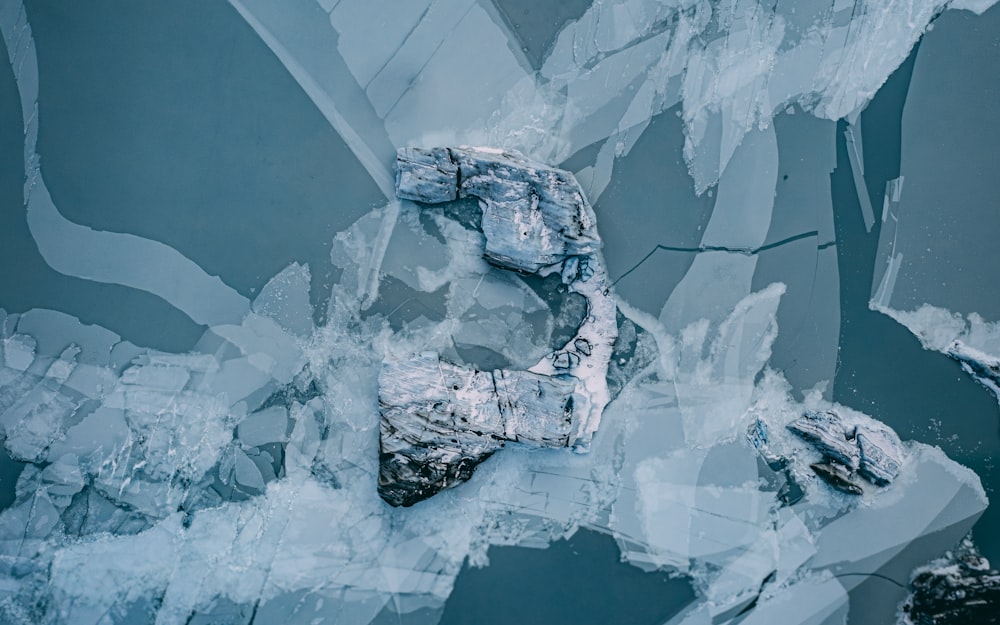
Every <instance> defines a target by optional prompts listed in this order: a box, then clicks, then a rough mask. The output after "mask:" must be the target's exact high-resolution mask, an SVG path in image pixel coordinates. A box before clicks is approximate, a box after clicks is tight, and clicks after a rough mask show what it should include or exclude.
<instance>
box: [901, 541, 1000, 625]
mask: <svg viewBox="0 0 1000 625" xmlns="http://www.w3.org/2000/svg"><path fill="white" fill-rule="evenodd" d="M909 589H910V594H909V596H908V597H907V598H906V601H905V602H904V603H903V606H902V610H901V613H900V623H901V624H903V625H960V624H965V623H977V624H978V623H981V624H982V625H989V624H991V623H992V624H995V623H1000V612H998V611H997V609H996V607H997V606H998V605H1000V572H998V571H996V570H994V569H991V568H990V562H989V560H987V559H986V558H984V557H983V556H982V555H980V554H979V551H978V550H977V549H976V547H975V545H974V544H973V543H972V540H971V539H970V538H965V539H963V540H962V542H961V544H959V545H958V547H957V548H956V549H955V550H954V551H953V552H949V553H947V554H946V555H945V556H944V557H943V558H940V559H938V560H935V561H933V562H931V563H930V564H928V565H926V566H923V567H920V568H918V569H916V570H915V571H914V572H913V576H912V577H911V579H910V583H909Z"/></svg>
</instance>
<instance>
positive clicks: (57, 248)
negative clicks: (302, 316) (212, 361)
mask: <svg viewBox="0 0 1000 625" xmlns="http://www.w3.org/2000/svg"><path fill="white" fill-rule="evenodd" d="M0 30H2V32H3V39H4V43H5V45H6V48H7V55H8V58H9V60H10V64H11V66H12V67H13V68H14V73H15V78H16V80H17V86H18V91H19V93H20V96H21V109H22V114H23V117H24V124H25V126H24V174H25V182H24V203H25V207H26V208H27V219H28V227H29V229H30V231H31V235H32V237H33V238H34V239H35V242H36V243H37V244H38V250H39V252H40V253H41V255H42V257H43V258H44V259H45V262H46V263H48V264H49V266H51V267H52V268H53V269H55V270H56V271H58V272H60V273H64V274H66V275H69V276H75V277H79V278H84V279H86V280H94V281H97V282H109V283H113V284H121V285H124V286H128V287H132V288H136V289H140V290H143V291H148V292H150V293H153V294H154V295H158V296H160V297H162V298H163V299H164V300H166V301H167V302H169V303H170V304H171V305H173V306H175V307H176V308H178V309H180V310H181V311H183V312H184V313H185V314H187V315H188V316H189V317H190V318H191V319H193V320H194V321H195V322H197V323H200V324H204V325H213V324H217V323H238V322H239V321H240V320H241V319H242V318H243V316H244V315H245V314H246V312H247V311H248V309H249V302H248V301H247V299H246V298H244V297H243V296H242V295H240V294H239V293H237V292H236V291H235V290H233V289H232V288H231V287H229V286H227V285H226V284H225V283H223V282H222V280H221V279H219V277H218V276H211V275H208V274H207V273H205V271H204V270H203V269H202V268H201V267H199V266H198V265H197V264H196V263H194V262H193V261H191V260H190V259H188V258H186V257H184V256H183V255H182V254H181V253H180V252H178V251H177V250H175V249H173V248H171V247H169V246H167V245H165V244H163V243H160V242H158V241H153V240H150V239H145V238H142V237H138V236H135V235H132V234H123V233H115V232H104V231H99V230H92V229H91V228H87V227H85V226H81V225H78V224H75V223H72V222H70V221H68V220H67V219H66V218H64V217H63V216H62V215H61V214H60V213H59V210H58V209H57V208H56V206H55V205H54V204H53V202H52V198H51V196H50V195H49V191H48V189H47V188H46V186H45V181H44V179H43V176H42V171H41V158H40V157H39V155H38V153H37V152H36V151H35V145H36V141H37V138H38V123H39V117H38V59H37V57H36V54H35V43H34V38H33V37H32V34H31V26H30V25H29V24H28V22H27V15H26V13H25V10H24V7H23V5H22V4H21V3H20V2H8V3H5V5H4V6H3V7H0ZM136 259H142V262H136Z"/></svg>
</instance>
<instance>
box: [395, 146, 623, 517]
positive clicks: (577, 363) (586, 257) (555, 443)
mask: <svg viewBox="0 0 1000 625" xmlns="http://www.w3.org/2000/svg"><path fill="white" fill-rule="evenodd" d="M396 185H397V194H398V195H399V197H400V198H403V199H409V200H416V201H420V202H425V203H440V202H448V201H452V200H455V199H458V198H463V197H469V196H471V197H475V198H478V199H479V204H480V207H481V208H482V210H483V216H482V229H483V234H484V236H485V257H486V259H487V260H488V261H489V262H491V263H493V264H494V265H497V266H498V267H502V268H504V269H511V270H515V271H519V272H525V273H536V272H542V273H551V272H555V271H558V272H559V273H560V275H561V277H562V281H563V283H564V284H566V285H567V286H568V287H569V288H570V290H572V291H574V292H576V293H579V294H581V295H583V296H584V297H585V298H586V299H587V316H586V317H585V319H584V321H583V323H582V324H581V326H580V327H579V328H578V329H577V332H576V335H575V336H574V337H572V338H571V339H570V340H569V342H567V343H566V345H565V346H564V347H563V348H562V349H559V350H556V351H555V352H553V353H552V354H551V355H550V356H547V357H545V358H543V359H542V361H541V362H539V363H538V364H537V365H535V366H534V367H532V368H531V369H530V370H529V371H527V372H525V371H511V370H502V369H498V370H495V371H493V373H484V372H481V371H477V370H474V369H469V368H462V367H459V366H457V365H454V364H451V363H447V362H444V361H441V360H440V359H439V357H438V355H437V354H424V355H422V356H419V357H415V358H411V359H409V360H404V361H402V362H396V361H393V360H388V359H387V360H386V361H385V362H384V364H383V367H382V373H381V374H380V377H379V404H380V406H381V414H382V427H381V429H380V433H381V436H380V439H379V440H380V448H381V453H380V458H381V469H380V471H379V493H380V494H381V495H382V497H383V498H384V499H385V500H386V501H388V502H389V503H391V504H393V505H412V504H413V503H416V502H417V501H420V500H423V499H426V498H427V497H430V496H431V495H433V494H434V493H436V492H438V491H440V490H442V489H444V488H449V487H451V486H454V485H456V484H458V483H460V482H463V481H465V480H467V479H469V477H471V475H472V471H473V469H474V468H475V466H476V465H478V464H479V463H480V462H482V461H483V460H485V459H486V458H488V457H489V456H490V455H491V454H492V453H493V452H495V451H496V450H497V449H498V448H499V447H500V446H501V441H503V440H511V441H522V442H528V443H534V444H538V445H544V446H550V447H565V446H574V447H576V448H577V449H586V448H587V446H588V445H589V443H590V440H591V438H592V436H593V434H594V432H595V431H596V430H597V426H598V424H599V423H600V419H601V413H602V412H603V410H604V407H605V405H607V403H608V401H610V393H609V391H608V385H607V370H608V361H609V359H610V357H611V351H612V347H613V345H614V342H615V338H616V337H617V333H618V332H617V319H616V308H615V304H614V302H613V301H612V299H611V297H610V294H609V290H610V285H609V283H608V277H607V272H606V270H605V268H604V261H603V258H602V257H601V256H600V253H599V250H600V238H599V237H598V234H597V226H596V218H595V216H594V212H593V209H592V208H591V207H590V205H589V204H588V203H587V201H586V199H585V198H584V196H583V191H582V190H581V189H580V186H579V184H577V182H576V179H575V178H574V177H573V175H572V174H571V173H569V172H566V171H562V170H558V169H553V168H551V167H546V166H544V165H541V164H539V163H534V162H532V161H529V160H527V159H525V158H524V157H523V156H521V155H520V154H518V153H516V152H510V151H504V150H498V149H492V148H433V149H422V148H401V149H400V150H399V152H398V155H397V175H396ZM480 282H482V280H480ZM477 289H478V285H477V286H476V289H474V290H473V292H475V290H477ZM501 304H502V302H501V301H497V302H496V305H497V306H499V305H501ZM470 433H471V435H470Z"/></svg>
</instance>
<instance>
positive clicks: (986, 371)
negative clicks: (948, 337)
mask: <svg viewBox="0 0 1000 625" xmlns="http://www.w3.org/2000/svg"><path fill="white" fill-rule="evenodd" d="M946 353H947V354H948V355H949V356H951V357H952V358H954V359H955V360H957V361H958V362H960V363H961V364H962V369H964V370H965V372H966V373H968V374H969V375H971V376H972V377H973V378H974V379H975V380H976V381H977V382H979V383H980V384H982V385H983V386H985V387H986V388H988V389H990V390H991V391H993V394H994V395H996V396H997V401H1000V358H998V357H996V356H992V355H990V354H986V353H983V352H981V351H979V350H978V349H976V348H974V347H970V346H969V345H966V344H965V343H963V342H962V341H954V342H952V344H951V345H950V346H948V351H947V352H946Z"/></svg>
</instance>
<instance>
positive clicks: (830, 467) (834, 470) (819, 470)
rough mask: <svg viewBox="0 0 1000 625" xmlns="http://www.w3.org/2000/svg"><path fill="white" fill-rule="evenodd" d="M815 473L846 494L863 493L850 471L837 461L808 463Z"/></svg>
mask: <svg viewBox="0 0 1000 625" xmlns="http://www.w3.org/2000/svg"><path fill="white" fill-rule="evenodd" d="M809 468H810V469H812V470H813V472H815V473H816V475H818V476H820V477H821V478H823V481H824V482H826V483H827V484H829V485H830V486H833V487H834V488H836V489H837V490H839V491H840V492H843V493H847V494H848V495H863V494H864V492H865V490H864V489H863V488H862V487H861V485H860V484H858V483H857V481H855V480H854V477H853V476H852V474H851V472H850V471H849V470H848V469H847V467H845V466H844V465H842V464H840V463H837V462H817V463H815V464H811V465H809Z"/></svg>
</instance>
